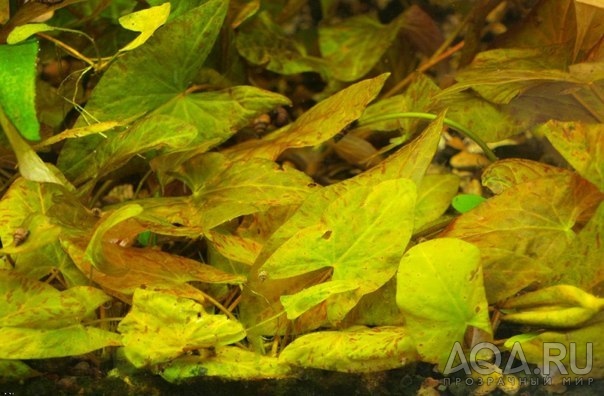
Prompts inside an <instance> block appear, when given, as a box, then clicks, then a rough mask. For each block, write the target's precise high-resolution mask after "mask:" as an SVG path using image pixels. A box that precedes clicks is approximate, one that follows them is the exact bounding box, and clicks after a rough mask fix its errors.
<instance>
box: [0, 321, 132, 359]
mask: <svg viewBox="0 0 604 396" xmlns="http://www.w3.org/2000/svg"><path fill="white" fill-rule="evenodd" d="M0 337H1V338H2V339H3V340H11V342H6V343H3V344H2V346H0V359H48V358H56V357H67V356H78V355H84V354H86V353H89V352H92V351H96V350H97V349H101V348H106V347H110V346H120V345H121V337H120V336H119V334H116V333H112V332H109V331H106V330H101V329H97V328H96V327H86V326H82V325H73V326H68V327H63V328H60V329H28V328H15V327H3V328H0ZM66 340H69V342H66Z"/></svg>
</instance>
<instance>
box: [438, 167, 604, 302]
mask: <svg viewBox="0 0 604 396" xmlns="http://www.w3.org/2000/svg"><path fill="white" fill-rule="evenodd" d="M603 197H604V195H603V194H602V193H600V192H598V191H597V189H596V188H595V187H594V186H593V185H592V184H591V183H589V182H587V181H585V180H584V179H582V178H581V177H579V176H576V175H574V174H572V173H570V172H567V173H565V174H562V175H552V176H547V177H539V178H536V179H533V180H529V181H528V182H525V183H521V184H517V185H515V186H511V187H509V188H507V189H506V190H505V191H503V192H502V193H501V194H499V195H497V196H495V197H492V198H490V199H488V200H487V201H486V202H483V203H482V204H481V205H480V206H478V207H476V208H475V209H474V210H471V211H470V212H467V213H465V214H463V215H462V216H460V217H458V218H457V219H456V220H455V221H454V222H453V223H452V224H451V225H450V226H449V227H448V228H447V229H446V230H445V231H444V232H443V233H442V234H441V236H443V237H445V236H446V237H453V238H460V239H463V240H465V241H467V242H470V243H473V244H475V245H476V246H477V247H478V248H480V252H481V256H482V265H483V269H484V276H485V287H486V291H487V295H488V298H489V301H490V302H496V301H500V300H502V299H504V298H507V297H509V296H512V295H514V294H515V293H516V292H518V291H520V290H522V289H523V288H524V287H526V286H528V285H530V284H531V283H533V282H544V281H547V280H549V279H550V278H551V277H552V276H553V275H555V274H554V273H553V272H552V270H551V269H550V268H551V265H552V264H548V263H555V262H556V261H557V260H558V259H559V258H560V255H561V254H563V253H564V251H565V250H566V249H568V247H569V245H570V244H571V242H572V241H573V240H574V239H575V238H576V233H575V231H574V229H575V228H576V227H577V226H580V225H581V224H584V223H585V222H587V220H588V219H589V218H591V216H592V215H593V213H594V212H595V210H596V208H597V205H598V204H599V203H600V202H601V201H602V199H603Z"/></svg>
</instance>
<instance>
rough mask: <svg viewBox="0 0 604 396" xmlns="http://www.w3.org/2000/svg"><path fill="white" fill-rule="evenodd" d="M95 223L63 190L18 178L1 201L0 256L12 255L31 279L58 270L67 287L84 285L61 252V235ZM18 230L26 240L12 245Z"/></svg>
mask: <svg viewBox="0 0 604 396" xmlns="http://www.w3.org/2000/svg"><path fill="white" fill-rule="evenodd" d="M96 220H97V219H96V218H95V217H94V216H93V215H92V214H91V213H90V212H89V211H88V210H87V209H86V208H84V207H83V206H82V205H81V204H80V202H79V201H78V199H77V198H76V197H75V196H73V195H72V194H71V193H70V192H68V191H67V190H65V189H64V188H63V187H62V186H60V185H58V184H54V183H37V182H32V181H29V180H25V179H23V178H18V179H17V180H15V181H14V182H13V184H12V185H11V186H10V188H9V190H8V191H7V192H6V194H5V195H4V197H3V198H2V201H0V239H1V240H2V243H3V248H2V252H3V253H5V254H6V253H9V254H11V257H13V259H14V260H15V268H16V269H17V270H19V272H21V273H24V274H27V275H29V276H31V277H32V278H34V279H39V278H42V277H44V276H46V275H48V274H50V273H52V272H54V271H56V270H57V269H58V270H60V271H61V274H62V275H63V277H64V279H65V281H66V282H67V284H68V285H83V284H86V283H85V281H86V278H85V277H84V275H83V274H82V273H81V272H80V271H79V270H78V269H77V268H76V267H75V266H74V265H73V263H72V262H71V260H70V259H69V257H67V255H66V253H65V252H64V251H63V250H62V249H61V247H60V245H59V242H58V239H59V238H60V237H61V235H64V234H68V233H74V232H76V233H78V232H82V230H88V229H89V227H92V226H93V225H94V222H95V221H96ZM18 230H21V231H22V232H27V233H28V237H27V239H26V240H25V241H24V242H22V243H21V244H17V243H15V239H14V234H15V232H17V231H18Z"/></svg>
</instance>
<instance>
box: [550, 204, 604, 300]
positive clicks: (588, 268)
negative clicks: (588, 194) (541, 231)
mask: <svg viewBox="0 0 604 396" xmlns="http://www.w3.org/2000/svg"><path fill="white" fill-rule="evenodd" d="M603 238H604V203H600V206H599V207H598V210H597V211H596V213H595V214H594V215H593V217H592V218H591V219H590V220H589V222H588V223H587V225H585V227H583V229H582V230H581V231H580V232H579V234H578V235H577V238H576V239H575V240H574V241H573V242H572V243H571V245H570V246H569V247H568V249H566V250H565V251H564V253H562V256H561V257H560V258H559V259H557V260H555V261H553V262H551V264H550V265H551V267H552V269H553V270H554V272H555V275H554V277H553V278H552V279H551V282H550V283H551V284H558V283H566V284H572V285H575V286H578V287H581V288H584V289H585V290H589V291H592V293H596V294H598V295H600V292H599V290H601V289H602V286H603V285H604V266H602V257H604V244H602V243H600V241H602V239H603Z"/></svg>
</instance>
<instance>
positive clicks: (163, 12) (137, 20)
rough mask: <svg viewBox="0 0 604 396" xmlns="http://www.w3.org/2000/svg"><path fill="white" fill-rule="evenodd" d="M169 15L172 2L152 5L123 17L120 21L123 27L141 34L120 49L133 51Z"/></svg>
mask: <svg viewBox="0 0 604 396" xmlns="http://www.w3.org/2000/svg"><path fill="white" fill-rule="evenodd" d="M168 15H170V3H169V2H166V3H164V4H162V5H160V6H156V7H150V8H147V9H144V10H140V11H136V12H133V13H131V14H128V15H124V16H123V17H121V18H120V19H119V20H118V21H119V23H120V25H122V27H123V28H125V29H128V30H132V31H135V32H140V33H141V34H140V35H139V36H138V37H137V38H135V39H134V40H132V41H131V42H130V43H129V44H127V45H126V46H125V47H123V48H121V49H120V51H131V50H133V49H135V48H137V47H140V46H141V45H143V44H144V43H145V42H146V41H147V40H148V39H149V37H151V35H153V33H154V32H155V31H156V30H157V29H158V28H159V27H160V26H161V25H163V24H164V23H166V20H167V19H168Z"/></svg>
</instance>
